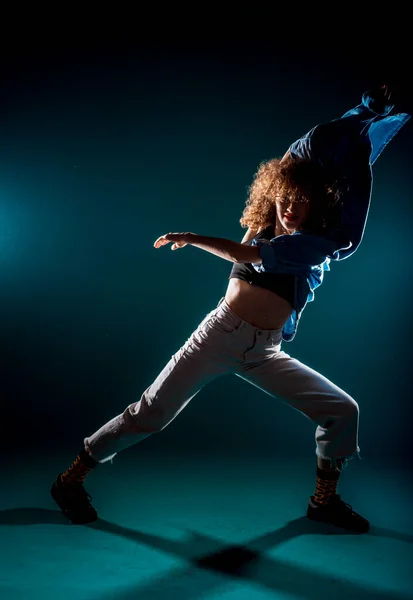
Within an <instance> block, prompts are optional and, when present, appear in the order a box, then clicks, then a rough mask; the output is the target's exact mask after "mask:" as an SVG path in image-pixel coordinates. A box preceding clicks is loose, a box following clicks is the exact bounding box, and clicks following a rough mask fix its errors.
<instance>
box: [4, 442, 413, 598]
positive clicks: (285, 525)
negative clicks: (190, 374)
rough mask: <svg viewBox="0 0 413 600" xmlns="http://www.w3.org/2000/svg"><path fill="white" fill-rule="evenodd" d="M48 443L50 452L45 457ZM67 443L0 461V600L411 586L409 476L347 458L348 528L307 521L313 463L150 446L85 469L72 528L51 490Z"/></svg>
mask: <svg viewBox="0 0 413 600" xmlns="http://www.w3.org/2000/svg"><path fill="white" fill-rule="evenodd" d="M52 454H53V455H52ZM72 458H73V455H72V454H71V453H70V452H68V451H65V450H61V451H60V452H55V453H49V455H48V456H47V455H45V454H36V452H33V453H32V454H31V455H30V456H25V457H24V459H23V458H22V457H20V458H14V459H12V460H10V459H7V460H6V459H5V458H4V457H3V458H2V459H1V467H2V492H1V497H0V525H1V530H0V532H1V533H0V555H1V562H0V598H1V600H49V599H53V600H56V599H58V600H135V599H136V600H138V599H139V600H147V599H148V600H149V599H150V600H193V599H195V598H202V599H204V600H217V599H218V598H219V599H225V600H266V599H269V598H271V599H283V600H284V599H290V600H291V599H295V598H297V599H299V598H300V599H303V598H304V599H308V600H320V598H323V599H326V600H344V599H345V600H359V599H360V600H373V599H374V600H399V599H400V600H402V599H403V600H406V599H412V598H413V516H412V507H413V481H412V480H413V477H412V476H411V474H410V473H408V472H407V471H404V470H403V469H402V468H398V467H395V466H391V465H390V464H387V465H383V464H380V461H373V460H365V459H364V460H362V461H352V462H351V463H350V464H349V466H348V467H347V469H346V470H345V472H344V473H343V474H342V477H341V481H340V485H339V490H338V491H339V492H340V493H341V496H342V498H343V499H344V500H345V501H346V502H348V503H350V504H352V505H353V508H354V510H356V511H357V512H359V513H361V514H362V515H363V516H365V517H366V518H368V519H369V521H370V523H371V529H370V532H369V533H367V534H364V535H357V534H352V533H348V532H345V531H343V530H339V529H337V528H334V527H332V526H328V525H322V524H317V523H313V522H311V521H309V520H308V519H307V518H306V516H305V513H306V508H307V502H308V497H309V495H310V494H312V493H313V491H314V483H315V461H314V460H313V458H312V457H308V458H307V459H305V460H302V459H293V458H289V459H288V460H287V461H286V460H277V459H274V458H270V457H268V456H265V457H257V456H255V457H249V458H248V457H242V458H241V457H240V456H238V457H236V458H234V457H231V458H229V457H226V458H225V457H219V458H217V457H214V458H211V457H209V458H208V457H207V456H202V457H187V456H186V457H185V456H182V455H179V454H174V453H173V450H171V451H170V452H168V453H166V454H165V455H164V456H151V455H150V454H149V452H148V451H147V449H145V448H144V447H143V446H142V448H138V447H134V448H131V449H129V450H128V451H125V452H123V453H122V454H121V455H119V456H118V457H117V458H116V459H115V461H114V463H113V464H112V465H111V464H107V465H102V466H100V467H99V468H98V469H97V470H96V471H95V472H93V473H91V475H90V476H89V478H88V480H87V486H86V488H87V490H88V491H89V492H90V494H91V495H92V496H93V504H94V505H95V507H96V509H97V510H98V512H99V515H100V518H99V520H98V521H96V522H95V523H93V524H90V525H86V526H75V525H72V524H71V523H69V522H68V521H67V520H66V519H65V517H63V515H62V514H61V513H60V511H59V509H58V508H57V506H56V505H55V504H54V503H53V500H52V499H51V497H50V495H49V489H50V485H51V483H52V481H53V478H54V477H55V475H56V474H57V472H59V471H61V470H63V468H65V467H66V466H67V464H68V463H69V462H70V460H71V459H72Z"/></svg>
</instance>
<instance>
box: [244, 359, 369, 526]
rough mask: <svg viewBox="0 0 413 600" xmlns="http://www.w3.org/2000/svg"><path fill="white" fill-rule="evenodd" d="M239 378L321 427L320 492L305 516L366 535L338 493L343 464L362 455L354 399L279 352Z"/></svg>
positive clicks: (361, 522)
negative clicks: (279, 400)
mask: <svg viewBox="0 0 413 600" xmlns="http://www.w3.org/2000/svg"><path fill="white" fill-rule="evenodd" d="M237 374H238V375H239V376H240V377H242V378H243V379H245V380H246V381H248V382H250V383H252V384H253V385H255V386H257V387H258V388H260V389H261V390H263V391H265V392H267V393H268V394H270V395H271V396H276V397H277V398H279V399H281V400H283V401H284V402H286V403H288V404H289V405H290V406H292V407H293V408H295V409H297V410H298V411H300V412H301V413H302V414H304V415H305V416H307V417H308V418H309V419H311V420H312V421H313V422H314V423H315V424H316V425H317V428H316V433H315V440H316V454H317V470H316V474H317V478H316V489H315V493H314V496H311V497H310V500H309V505H308V509H307V516H308V517H309V518H310V519H313V520H317V521H324V522H328V523H332V524H334V525H337V526H339V527H344V528H346V529H349V530H352V531H357V532H359V533H362V532H366V531H368V528H369V523H368V521H367V520H366V519H364V518H363V517H361V516H360V515H358V514H357V513H355V512H354V511H353V510H352V508H351V507H349V505H347V504H345V503H344V502H342V501H341V499H340V496H339V495H338V494H337V483H338V479H339V475H340V472H341V470H342V468H343V466H346V465H347V462H348V460H350V459H351V458H354V457H355V456H358V457H359V451H360V448H359V446H358V426H359V408H358V405H357V403H356V401H355V400H354V399H353V398H351V396H349V395H348V394H347V393H346V392H344V391H343V390H342V389H340V388H339V387H338V386H336V385H335V384H334V383H332V382H331V381H329V380H328V379H327V378H326V377H324V376H323V375H320V373H317V371H314V369H311V368H310V367H307V366H306V365H304V364H303V363H301V362H300V361H298V360H296V359H294V358H291V357H290V356H289V355H288V354H286V353H285V352H282V351H281V350H279V349H277V348H275V349H274V351H272V352H271V353H270V352H269V353H267V360H262V359H261V360H260V361H257V362H255V363H254V362H253V361H251V362H250V363H249V364H248V363H246V365H245V366H244V369H243V370H242V372H239V373H237ZM293 442H294V440H292V451H294V446H293Z"/></svg>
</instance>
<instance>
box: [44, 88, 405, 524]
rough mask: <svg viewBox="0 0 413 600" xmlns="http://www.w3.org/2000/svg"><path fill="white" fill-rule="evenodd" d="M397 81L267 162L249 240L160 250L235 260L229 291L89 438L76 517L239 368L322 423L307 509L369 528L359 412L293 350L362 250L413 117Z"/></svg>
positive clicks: (59, 486)
mask: <svg viewBox="0 0 413 600" xmlns="http://www.w3.org/2000/svg"><path fill="white" fill-rule="evenodd" d="M388 100H389V91H388V89H387V88H386V87H383V88H380V89H379V90H376V92H375V94H364V96H363V101H362V104H360V105H359V106H358V107H356V108H355V109H353V110H352V111H349V112H348V113H346V114H345V115H343V117H341V119H337V120H335V121H332V122H330V123H327V124H322V125H319V126H317V127H315V128H313V129H312V130H311V131H310V132H309V133H308V134H306V135H305V136H303V137H302V138H300V140H297V142H295V143H294V144H292V146H291V147H290V148H289V150H288V152H287V153H286V155H285V156H284V157H283V159H282V160H279V159H272V160H270V161H267V162H264V163H262V164H261V165H260V167H259V169H258V171H257V173H256V175H255V177H254V180H253V183H252V185H251V187H250V191H249V197H248V200H247V203H246V207H245V209H244V212H243V215H242V218H241V224H242V225H243V226H244V227H245V226H247V227H248V231H247V233H246V235H245V236H244V238H243V240H242V243H237V242H234V241H231V240H226V239H221V238H213V237H207V236H200V235H196V234H193V233H171V234H166V235H163V236H161V237H159V238H158V239H157V240H156V242H155V244H154V246H155V248H160V247H162V246H164V245H167V244H170V243H171V244H172V246H171V248H172V249H173V250H176V249H178V248H183V247H184V246H186V245H188V244H190V245H193V246H195V247H197V248H200V249H202V250H205V251H208V252H210V253H212V254H214V255H216V256H218V257H220V258H223V259H225V260H228V261H230V262H232V263H233V267H232V271H231V274H230V279H229V284H228V287H227V291H226V294H225V297H224V298H223V299H222V300H221V301H220V302H219V304H218V306H217V307H216V308H215V309H214V310H213V311H212V312H210V313H209V314H208V315H207V316H206V317H205V318H204V320H203V321H202V322H201V323H200V325H199V326H198V327H197V329H196V330H195V331H194V332H193V333H192V335H191V336H190V337H189V339H188V340H187V342H186V343H185V344H184V345H183V346H182V347H181V348H180V349H179V350H178V352H177V353H176V354H175V355H174V356H173V357H172V358H171V360H170V361H169V362H168V364H167V365H166V366H165V367H164V368H163V370H162V371H161V372H160V374H159V375H158V377H157V378H156V379H155V381H154V382H153V383H152V384H151V385H150V386H149V387H148V388H147V389H146V390H145V392H144V393H143V394H142V396H141V398H140V400H139V401H138V402H134V403H132V404H131V405H129V406H128V407H127V408H126V409H125V410H124V411H123V412H122V413H121V414H119V415H118V416H116V417H115V418H113V419H112V420H110V421H109V422H108V423H106V424H105V425H103V426H102V427H101V428H100V429H99V430H98V431H96V432H95V433H94V434H93V435H91V436H89V437H87V438H85V440H84V444H83V447H82V449H81V451H80V454H79V455H78V456H77V457H76V459H75V461H74V462H73V463H72V465H70V467H69V468H68V469H67V470H66V471H65V472H63V473H60V474H59V475H58V477H57V478H56V480H55V482H54V483H53V486H52V489H51V493H52V496H53V498H54V500H55V501H56V503H57V504H58V505H59V507H60V508H61V509H62V511H63V513H64V514H65V515H66V516H67V517H68V518H69V519H70V520H71V521H72V522H73V523H87V522H91V521H94V520H95V519H97V513H96V511H95V509H94V508H93V506H92V505H91V504H90V500H91V497H90V496H89V495H88V494H87V492H86V491H85V489H84V487H83V482H84V479H85V477H86V475H87V474H88V473H89V471H90V470H91V469H93V468H94V467H95V466H96V465H98V464H99V463H104V462H107V461H109V460H111V459H112V458H113V457H114V456H115V455H116V453H118V452H119V451H121V450H123V449H125V448H127V447H129V446H131V445H132V444H135V443H137V442H139V441H141V440H143V439H144V438H146V437H147V436H149V435H151V434H153V433H155V432H159V431H161V430H162V429H163V428H165V427H166V426H167V425H168V424H169V423H170V422H171V421H172V420H173V419H174V418H175V417H176V416H177V415H178V414H179V412H180V411H181V410H182V409H183V408H184V407H185V406H186V404H187V403H188V402H189V401H190V400H191V399H192V398H193V397H194V396H195V395H196V394H197V392H198V391H199V390H200V389H201V388H202V387H204V386H205V385H206V384H207V383H208V382H210V381H211V380H213V379H214V378H216V377H218V376H220V375H223V374H226V373H235V374H237V375H238V376H240V377H242V378H243V379H245V380H246V381H248V382H250V383H253V384H254V385H256V386H258V387H259V388H261V389H262V390H264V391H266V392H268V393H269V394H271V395H273V396H275V397H277V398H280V399H282V400H284V401H285V402H287V403H288V404H290V405H291V406H292V407H294V408H296V409H297V410H299V411H300V412H302V413H303V414H304V415H306V416H307V417H308V418H309V419H311V420H312V421H313V422H314V423H315V424H316V426H317V428H316V433H315V440H316V456H317V471H316V485H315V492H314V495H312V496H311V497H310V499H309V504H308V509H307V516H308V517H309V518H310V519H313V520H317V521H323V522H328V523H332V524H334V525H336V526H338V527H343V528H345V529H348V530H351V531H356V532H359V533H363V532H366V531H368V529H369V523H368V521H367V520H366V519H364V518H363V517H361V516H360V515H358V514H357V513H356V512H354V511H353V510H352V507H351V506H350V505H348V504H346V503H344V502H343V501H342V500H341V498H340V496H339V494H337V483H338V478H339V475H340V472H341V470H342V469H343V468H344V467H345V466H346V465H347V462H348V460H350V459H351V458H354V457H355V456H358V457H359V451H360V449H359V446H358V424H359V408H358V405H357V403H356V401H355V400H354V399H353V398H351V397H350V396H349V395H348V394H347V393H346V392H344V391H343V390H341V389H340V388H338V387H337V386H336V385H335V384H334V383H331V382H330V381H329V380H328V379H326V378H325V377H323V376H322V375H320V374H319V373H317V372H316V371H314V370H313V369H310V368H309V367H307V366H306V365H304V364H302V363H301V362H299V361H298V360H296V359H294V358H291V357H290V356H289V355H288V354H286V353H285V352H284V351H282V350H281V344H282V341H283V340H284V341H291V340H292V339H293V338H294V336H295V333H296V330H297V326H298V322H299V319H300V316H301V314H302V311H303V309H304V307H305V305H306V303H307V301H309V300H313V297H314V289H315V288H316V287H317V286H319V285H320V284H321V283H322V281H323V275H324V271H325V270H328V269H329V264H330V262H331V261H332V260H333V261H338V260H341V259H343V258H347V257H348V256H350V255H351V254H352V253H353V252H354V251H355V250H356V248H357V247H358V245H359V243H360V241H361V238H362V234H363V231H364V226H365V221H366V218H367V212H368V207H369V202H370V195H371V181H372V180H371V166H372V164H373V162H374V161H375V160H376V158H377V157H378V155H379V154H380V152H381V151H382V149H383V148H384V146H385V145H386V144H387V143H388V141H389V140H390V139H391V138H392V137H393V136H394V135H395V133H396V132H397V131H398V130H399V129H400V127H401V126H402V125H403V124H404V123H405V122H406V121H407V120H408V118H409V115H407V114H398V115H390V113H391V111H392V110H393V106H392V105H390V104H389V103H388Z"/></svg>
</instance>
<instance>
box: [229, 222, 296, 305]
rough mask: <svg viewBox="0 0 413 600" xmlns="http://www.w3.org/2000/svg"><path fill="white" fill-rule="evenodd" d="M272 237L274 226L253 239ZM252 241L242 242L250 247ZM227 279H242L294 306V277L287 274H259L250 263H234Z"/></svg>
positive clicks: (268, 238) (269, 238)
mask: <svg viewBox="0 0 413 600" xmlns="http://www.w3.org/2000/svg"><path fill="white" fill-rule="evenodd" d="M273 237H274V226H273V225H270V226H269V227H267V228H266V229H263V230H262V231H260V233H258V234H257V235H256V236H255V238H256V239H260V238H264V239H266V240H271V239H272V238H273ZM251 242H252V240H249V241H248V242H244V243H245V244H248V245H249V246H250V245H251ZM229 279H242V281H247V282H248V283H251V284H252V285H259V286H260V287H263V288H266V289H267V290H270V291H271V292H275V293H276V294H277V295H278V296H281V298H284V299H285V300H287V302H289V303H290V304H291V306H293V305H294V285H295V282H294V275H289V274H287V273H259V272H258V271H256V270H255V269H254V267H253V266H252V264H251V263H234V265H233V267H232V269H231V273H230V276H229Z"/></svg>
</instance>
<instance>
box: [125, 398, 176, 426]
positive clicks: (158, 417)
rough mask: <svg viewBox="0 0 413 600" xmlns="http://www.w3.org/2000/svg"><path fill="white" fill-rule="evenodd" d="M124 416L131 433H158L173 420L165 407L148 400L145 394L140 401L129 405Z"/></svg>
mask: <svg viewBox="0 0 413 600" xmlns="http://www.w3.org/2000/svg"><path fill="white" fill-rule="evenodd" d="M123 416H124V420H125V424H126V429H127V430H128V431H129V432H130V433H148V434H153V433H158V432H159V431H162V430H163V429H165V427H167V425H169V423H170V422H171V420H172V419H171V418H170V416H169V414H168V413H167V411H166V410H165V407H162V406H157V405H156V404H154V403H151V402H148V400H147V398H146V397H145V396H143V397H142V398H141V400H139V402H134V403H133V404H131V405H129V406H128V407H127V408H126V409H125V411H124V413H123Z"/></svg>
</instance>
